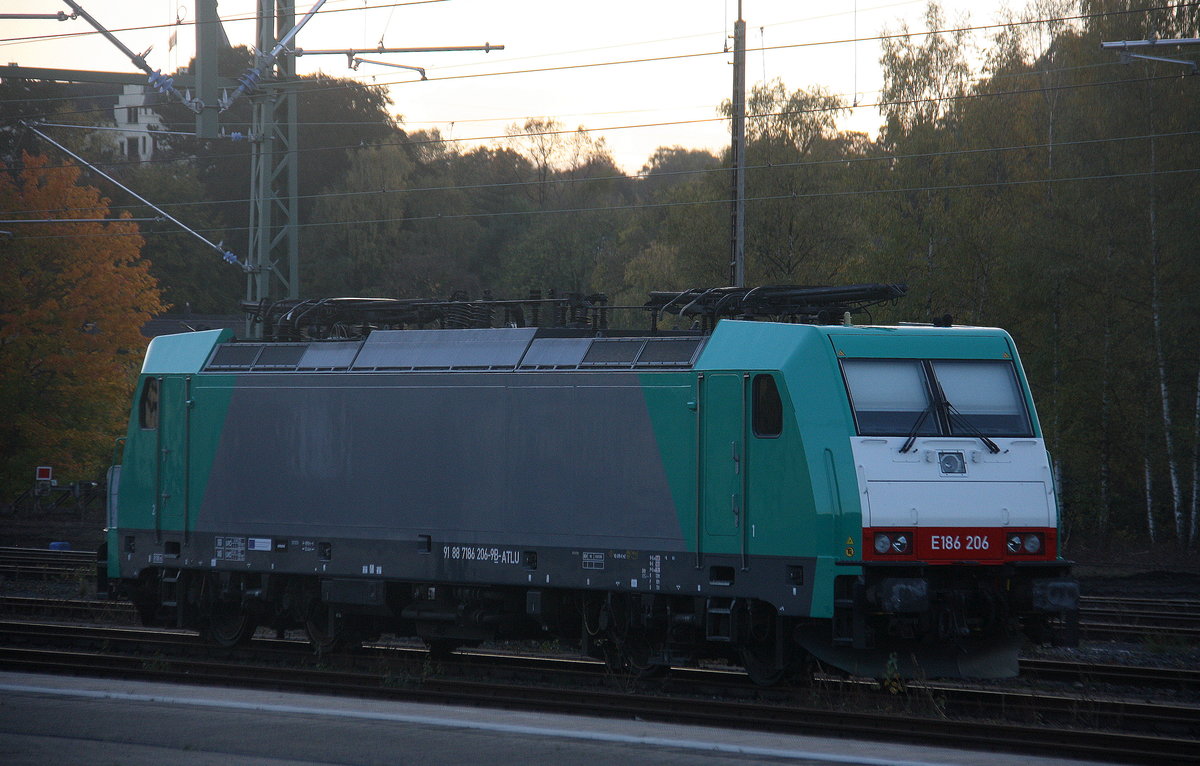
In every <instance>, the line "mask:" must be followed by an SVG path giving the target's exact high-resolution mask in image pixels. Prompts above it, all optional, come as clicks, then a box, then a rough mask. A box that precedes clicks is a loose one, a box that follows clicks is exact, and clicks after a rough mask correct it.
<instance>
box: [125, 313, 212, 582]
mask: <svg viewBox="0 0 1200 766" xmlns="http://www.w3.org/2000/svg"><path fill="white" fill-rule="evenodd" d="M231 336H232V333H231V332H230V331H229V330H209V331H203V332H194V333H186V334H179V335H169V336H161V337H159V338H155V339H154V340H152V341H151V342H150V347H149V348H148V349H147V350H146V359H145V362H144V363H143V365H142V373H141V375H140V377H139V378H138V385H137V388H136V389H135V391H134V397H133V407H132V409H131V412H130V417H129V428H128V430H127V431H126V434H125V449H124V453H123V455H122V460H121V465H122V467H123V468H122V471H121V485H120V488H119V490H118V494H117V507H118V514H119V516H118V526H119V527H121V528H125V529H153V530H157V531H160V532H179V531H185V530H186V531H187V532H190V531H191V530H192V529H193V527H194V524H195V518H196V517H195V509H197V508H198V507H199V504H200V501H201V500H202V499H203V496H204V487H205V485H206V484H207V480H208V474H209V470H210V469H211V466H212V461H213V458H214V457H215V456H216V453H217V443H218V440H219V438H220V433H221V429H222V428H223V426H224V422H225V412H226V410H227V408H228V405H229V398H230V396H231V395H232V391H233V381H234V378H233V376H205V378H204V379H203V380H202V387H198V386H197V380H198V379H197V378H195V377H193V376H194V373H196V372H199V370H200V368H201V367H202V366H203V365H204V363H205V361H206V360H207V359H208V356H209V354H210V353H211V352H212V349H213V347H214V346H215V345H216V344H218V343H223V342H225V341H227V340H229V338H230V337H231ZM152 379H153V380H157V381H158V386H159V398H158V413H159V414H158V418H159V421H158V428H142V427H141V420H140V416H139V406H140V403H141V399H142V392H143V390H144V388H145V387H146V386H147V385H148V381H150V380H152ZM121 554H122V548H121V542H120V541H119V540H118V535H117V528H116V527H115V526H110V528H109V530H108V574H109V576H110V577H113V578H116V577H119V576H120V568H119V563H118V562H119V557H120V556H121Z"/></svg>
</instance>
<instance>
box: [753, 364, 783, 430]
mask: <svg viewBox="0 0 1200 766" xmlns="http://www.w3.org/2000/svg"><path fill="white" fill-rule="evenodd" d="M753 395H754V414H753V420H754V435H755V436H766V437H771V436H779V434H781V433H783V402H782V401H780V399H779V389H778V388H777V387H776V386H775V378H774V377H772V376H770V375H755V376H754V384H753Z"/></svg>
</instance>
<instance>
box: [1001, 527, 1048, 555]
mask: <svg viewBox="0 0 1200 766" xmlns="http://www.w3.org/2000/svg"><path fill="white" fill-rule="evenodd" d="M1006 547H1007V548H1008V552H1009V553H1010V554H1012V555H1014V556H1018V555H1028V556H1033V555H1035V554H1038V553H1041V552H1042V536H1041V535H1039V534H1038V533H1037V532H1019V533H1018V532H1013V533H1011V534H1009V536H1008V542H1007V544H1006Z"/></svg>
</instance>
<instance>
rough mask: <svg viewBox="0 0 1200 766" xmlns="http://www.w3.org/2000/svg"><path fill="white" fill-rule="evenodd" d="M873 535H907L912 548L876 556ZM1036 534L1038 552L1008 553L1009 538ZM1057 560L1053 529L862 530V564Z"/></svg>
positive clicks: (1056, 533) (1056, 532)
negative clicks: (1039, 546)
mask: <svg viewBox="0 0 1200 766" xmlns="http://www.w3.org/2000/svg"><path fill="white" fill-rule="evenodd" d="M876 533H880V534H885V533H886V534H889V535H891V536H892V537H895V536H896V533H900V534H904V535H908V536H909V539H910V540H911V541H912V544H911V545H910V547H909V551H908V552H907V553H886V554H879V553H876V552H875V535H876ZM1035 533H1036V534H1038V535H1041V542H1042V544H1041V550H1040V551H1038V552H1037V553H1027V552H1026V551H1025V550H1024V548H1022V549H1021V551H1020V552H1019V553H1010V552H1009V550H1008V539H1009V536H1010V535H1014V534H1016V535H1021V536H1022V539H1024V538H1025V536H1027V535H1029V534H1035ZM1057 556H1058V530H1056V529H1054V528H1053V527H1049V528H1032V527H1024V528H1021V529H1013V528H1012V527H917V528H912V527H908V528H905V527H887V528H883V527H881V528H879V529H864V530H863V560H864V561H895V562H898V563H899V562H909V561H912V562H916V561H932V562H946V563H952V562H963V561H987V562H995V561H1053V560H1054V559H1055V558H1057Z"/></svg>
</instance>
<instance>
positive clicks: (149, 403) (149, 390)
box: [138, 378, 158, 428]
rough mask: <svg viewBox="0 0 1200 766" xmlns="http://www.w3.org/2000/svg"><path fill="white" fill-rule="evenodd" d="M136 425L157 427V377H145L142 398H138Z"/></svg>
mask: <svg viewBox="0 0 1200 766" xmlns="http://www.w3.org/2000/svg"><path fill="white" fill-rule="evenodd" d="M138 425H139V426H141V427H142V428H158V378H146V384H145V385H144V386H142V398H141V399H139V400H138Z"/></svg>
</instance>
